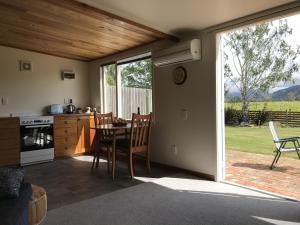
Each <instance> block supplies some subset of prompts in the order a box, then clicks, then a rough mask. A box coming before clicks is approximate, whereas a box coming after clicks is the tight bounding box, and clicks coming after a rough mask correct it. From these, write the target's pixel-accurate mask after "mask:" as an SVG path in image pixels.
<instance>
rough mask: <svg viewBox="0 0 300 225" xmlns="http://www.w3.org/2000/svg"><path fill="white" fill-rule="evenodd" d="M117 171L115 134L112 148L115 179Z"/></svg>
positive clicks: (113, 176)
mask: <svg viewBox="0 0 300 225" xmlns="http://www.w3.org/2000/svg"><path fill="white" fill-rule="evenodd" d="M115 169H116V132H115V131H114V133H113V146H112V178H113V180H114V179H115Z"/></svg>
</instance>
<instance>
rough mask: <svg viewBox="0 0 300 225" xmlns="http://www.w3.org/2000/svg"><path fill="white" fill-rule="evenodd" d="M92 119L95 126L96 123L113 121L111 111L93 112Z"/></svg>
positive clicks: (102, 123)
mask: <svg viewBox="0 0 300 225" xmlns="http://www.w3.org/2000/svg"><path fill="white" fill-rule="evenodd" d="M94 121H95V126H97V125H104V124H111V123H112V122H113V113H112V112H110V113H103V114H100V113H96V112H95V113H94Z"/></svg>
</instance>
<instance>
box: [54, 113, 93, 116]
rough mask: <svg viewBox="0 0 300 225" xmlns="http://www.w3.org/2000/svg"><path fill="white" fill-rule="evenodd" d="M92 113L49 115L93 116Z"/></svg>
mask: <svg viewBox="0 0 300 225" xmlns="http://www.w3.org/2000/svg"><path fill="white" fill-rule="evenodd" d="M93 115H94V114H93V113H72V114H70V113H63V114H56V115H51V116H93Z"/></svg>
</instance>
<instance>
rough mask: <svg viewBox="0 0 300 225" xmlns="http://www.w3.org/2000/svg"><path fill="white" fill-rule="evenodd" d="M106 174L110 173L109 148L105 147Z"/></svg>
mask: <svg viewBox="0 0 300 225" xmlns="http://www.w3.org/2000/svg"><path fill="white" fill-rule="evenodd" d="M106 151H107V173H109V172H110V147H109V146H107V150H106Z"/></svg>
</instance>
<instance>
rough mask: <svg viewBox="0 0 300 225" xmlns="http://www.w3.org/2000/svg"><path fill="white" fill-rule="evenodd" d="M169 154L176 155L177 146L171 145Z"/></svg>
mask: <svg viewBox="0 0 300 225" xmlns="http://www.w3.org/2000/svg"><path fill="white" fill-rule="evenodd" d="M171 152H172V153H173V154H174V155H177V154H178V149H177V146H176V145H175V144H173V145H171Z"/></svg>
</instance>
